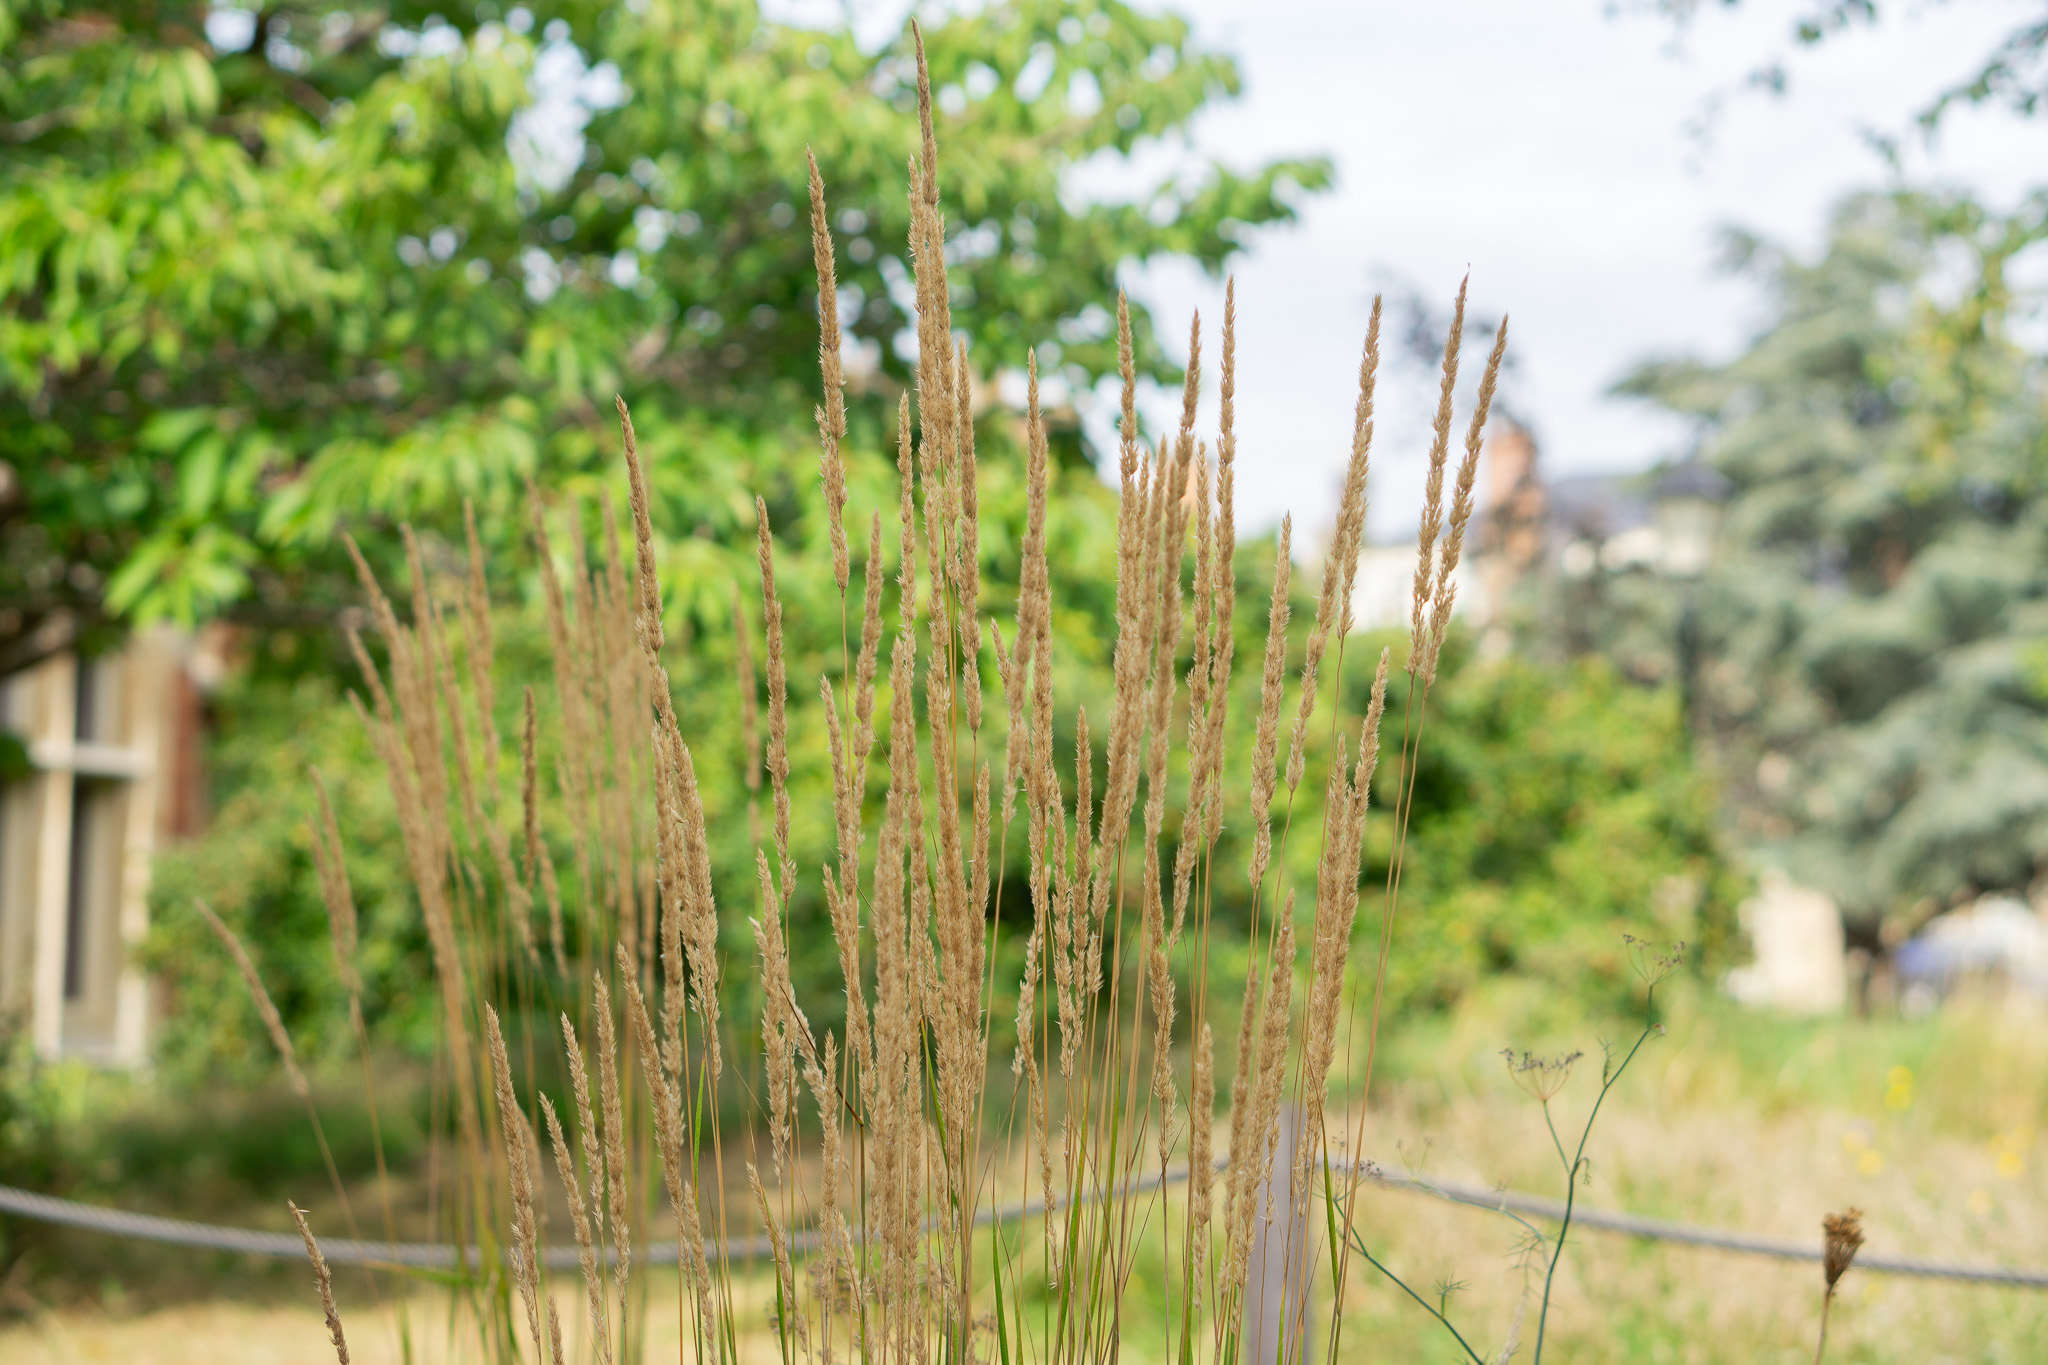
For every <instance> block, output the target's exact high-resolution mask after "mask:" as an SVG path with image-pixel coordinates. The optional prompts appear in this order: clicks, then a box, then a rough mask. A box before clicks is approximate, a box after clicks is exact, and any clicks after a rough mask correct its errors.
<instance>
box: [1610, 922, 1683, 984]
mask: <svg viewBox="0 0 2048 1365" xmlns="http://www.w3.org/2000/svg"><path fill="white" fill-rule="evenodd" d="M1621 942H1622V947H1623V950H1624V951H1625V952H1627V954H1628V965H1629V967H1630V968H1631V969H1632V970H1633V971H1634V972H1635V974H1636V975H1637V976H1639V977H1641V978H1642V979H1643V984H1644V985H1646V986H1655V985H1656V984H1657V983H1658V982H1660V981H1662V980H1663V979H1664V978H1665V977H1667V976H1669V975H1671V974H1672V973H1673V972H1675V971H1677V970H1678V969H1679V967H1680V966H1681V965H1682V964H1683V963H1684V962H1685V940H1683V939H1680V940H1679V941H1678V942H1676V943H1668V944H1656V943H1652V942H1650V941H1649V940H1648V939H1644V938H1637V937H1636V936H1635V935H1634V934H1623V935H1622V936H1621Z"/></svg>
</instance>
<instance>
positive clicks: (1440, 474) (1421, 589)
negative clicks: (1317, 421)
mask: <svg viewBox="0 0 2048 1365" xmlns="http://www.w3.org/2000/svg"><path fill="white" fill-rule="evenodd" d="M1470 283H1471V279H1470V277H1469V276H1468V277H1467V278H1466V279H1464V280H1461V281H1459V283H1458V299H1457V302H1456V303H1455V304H1454V305H1453V306H1452V309H1451V331H1450V335H1449V336H1448V337H1446V338H1445V340H1444V364H1443V379H1442V382H1441V384H1440V386H1439V388H1438V392H1437V405H1436V422H1435V425H1434V428H1433V431H1432V433H1431V438H1430V445H1429V480H1428V482H1427V484H1426V485H1425V486H1424V489H1423V494H1422V524H1421V526H1420V528H1419V529H1418V530H1417V532H1416V538H1415V545H1416V550H1415V594H1414V601H1413V602H1412V604H1411V605H1410V607H1409V613H1408V617H1409V635H1408V671H1409V672H1410V673H1411V674H1415V675H1417V676H1419V675H1420V673H1421V670H1422V668H1423V665H1424V660H1425V658H1426V657H1427V656H1426V648H1427V645H1428V643H1429V633H1428V625H1427V618H1426V612H1427V610H1428V607H1429V603H1430V600H1431V593H1432V589H1433V588H1434V586H1435V555H1436V538H1437V534H1438V533H1439V532H1440V531H1441V530H1442V529H1443V524H1444V466H1445V465H1446V464H1447V463H1448V462H1449V461H1450V457H1451V398H1452V395H1453V394H1454V393H1455V392H1456V390H1457V387H1458V346H1459V343H1460V341H1461V339H1462V338H1463V336H1464V333H1465V290H1466V286H1467V285H1469V284H1470Z"/></svg>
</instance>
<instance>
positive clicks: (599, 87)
mask: <svg viewBox="0 0 2048 1365" xmlns="http://www.w3.org/2000/svg"><path fill="white" fill-rule="evenodd" d="M928 39H929V44H930V52H931V67H932V72H933V80H934V83H935V88H936V91H937V95H938V104H939V108H940V111H941V119H942V121H943V124H944V126H943V127H942V130H941V134H942V140H943V142H944V144H945V146H946V147H947V149H948V151H947V160H946V165H945V173H946V175H947V185H948V188H949V193H950V195H951V196H952V197H951V203H952V204H953V205H954V206H956V207H955V212H954V220H953V221H952V223H951V224H950V225H949V228H950V236H949V242H948V255H949V260H950V261H951V263H952V264H953V266H954V267H955V268H956V271H957V276H956V283H955V290H956V297H957V298H960V299H961V300H962V301H963V302H971V303H972V305H973V306H972V308H971V309H970V308H963V309H962V313H963V316H968V317H972V318H973V319H975V321H974V322H973V323H972V324H971V326H972V330H971V331H970V333H969V335H968V340H969V342H970V356H971V360H972V363H973V365H974V366H975V368H976V370H977V372H978V373H980V374H981V375H983V376H984V377H991V376H995V375H998V374H1000V373H1002V372H1004V371H1007V370H1013V369H1015V368H1017V367H1018V366H1020V365H1021V364H1022V363H1023V360H1024V351H1025V348H1026V347H1027V346H1029V345H1032V344H1037V345H1039V346H1041V347H1042V348H1043V354H1042V357H1041V358H1042V360H1043V361H1044V363H1045V368H1046V370H1047V371H1048V372H1049V374H1050V375H1051V376H1055V377H1057V378H1059V379H1060V380H1061V381H1063V382H1064V383H1066V384H1067V385H1069V386H1070V387H1079V388H1085V387H1087V386H1088V385H1090V384H1091V383H1092V382H1093V381H1094V380H1095V379H1096V378H1098V377H1100V376H1101V375H1102V374H1103V373H1104V372H1105V371H1106V370H1108V369H1109V368H1111V367H1112V360H1113V356H1112V348H1113V337H1112V336H1111V332H1112V330H1113V329H1112V327H1111V318H1110V315H1109V313H1107V312H1106V311H1105V306H1106V304H1107V303H1108V302H1109V301H1111V300H1113V298H1114V295H1115V283H1116V271H1117V268H1118V267H1119V266H1120V265H1121V264H1122V263H1124V262H1127V261H1138V260H1143V259H1145V258H1148V257H1152V256H1156V255H1159V254H1161V253H1178V254H1186V255H1191V256H1193V257H1195V258H1197V259H1199V260H1200V261H1202V262H1203V263H1204V264H1205V265H1207V266H1208V267H1210V268H1211V269H1215V268H1218V267H1219V266H1220V265H1221V263H1222V261H1223V260H1224V258H1225V257H1226V256H1227V255H1228V254H1229V253H1230V252H1231V251H1232V250H1233V249H1235V247H1236V245H1237V243H1238V241H1239V240H1240V237H1241V235H1242V234H1243V233H1244V232H1245V231H1246V230H1248V229H1250V228H1252V227H1255V226H1257V225H1259V224H1265V223H1273V222H1281V221H1285V220H1287V219H1288V218H1290V217H1291V212H1292V211H1291V209H1290V207H1289V204H1290V199H1289V195H1290V194H1291V193H1292V192H1293V190H1294V189H1313V188H1316V187H1319V186H1321V185H1322V184H1324V183H1325V182H1326V180H1327V170H1326V168H1325V167H1324V165H1323V164H1322V163H1320V162H1313V161H1282V162H1274V163H1271V164H1268V165H1265V166H1262V167H1258V168H1255V169H1253V170H1251V171H1250V172H1248V173H1239V172H1235V171H1232V170H1230V169H1228V168H1225V167H1223V166H1220V165H1215V164H1199V163H1197V162H1196V161H1195V160H1194V159H1193V158H1192V154H1189V155H1186V156H1180V157H1174V156H1171V155H1168V156H1166V157H1163V158H1161V157H1156V156H1155V157H1151V158H1148V159H1147V160H1146V161H1145V163H1144V165H1145V166H1147V167H1153V166H1159V165H1165V166H1166V169H1165V170H1164V171H1160V172H1156V173H1155V172H1150V171H1142V170H1140V169H1139V168H1138V167H1137V165H1136V164H1134V163H1124V162H1123V159H1124V158H1126V157H1128V156H1129V155H1130V154H1131V153H1133V152H1134V151H1137V150H1140V149H1151V148H1156V147H1158V146H1159V145H1161V144H1162V143H1174V142H1177V141H1178V140H1180V139H1182V138H1183V137H1184V135H1185V133H1186V131H1187V128H1188V125H1189V122H1190V120H1191V119H1192V118H1193V116H1194V115H1195V113H1196V112H1197V111H1198V110H1200V109H1201V108H1202V107H1203V106H1204V105H1206V104H1207V103H1209V102H1210V101H1212V100H1214V99H1217V98H1220V97H1225V96H1227V95H1229V94H1231V93H1233V92H1234V91H1235V90H1236V89H1237V84H1238V77H1237V73H1236V70H1235V68H1234V66H1233V65H1232V64H1231V63H1230V62H1229V61H1228V60H1227V59H1225V58H1223V57H1220V56H1217V55H1215V54H1212V53H1208V52H1205V51H1202V50H1200V49H1199V48H1197V47H1195V46H1194V45H1193V44H1192V43H1191V42H1190V41H1189V37H1188V30H1187V26H1186V24H1185V23H1184V22H1182V21H1181V20H1179V19H1176V18H1172V17H1160V16H1154V15H1151V14H1149V13H1144V12H1140V11H1138V10H1135V9H1132V8H1130V7H1129V6H1127V5H1124V4H1121V3H1117V2H1116V0H1016V2H1015V3H1003V4H994V5H990V6H987V7H983V8H977V9H975V10H974V11H973V12H971V13H967V14H960V15H954V16H951V17H947V18H944V19H943V20H941V21H939V22H937V23H935V24H934V25H932V26H931V27H930V29H929V32H928ZM912 80H913V76H912V66H911V64H910V57H909V39H908V35H907V33H906V34H905V35H903V36H900V37H898V38H897V39H895V40H894V41H892V42H891V43H890V44H888V45H887V46H886V47H885V48H884V49H882V50H881V51H879V52H870V51H864V50H862V49H861V48H860V47H858V46H856V44H855V42H854V40H853V38H852V36H851V35H850V34H849V33H848V32H847V31H845V30H844V29H832V30H817V31H813V30H806V29H802V28H797V27H790V26H784V25H779V24H774V23H769V22H766V21H765V20H764V19H763V18H762V16H761V15H760V13H759V11H758V9H757V8H756V6H755V5H754V4H753V3H751V0H645V3H634V4H625V5H617V4H603V5H600V4H592V3H587V2H583V0H570V2H569V3H549V2H548V0H535V3H531V4H525V5H520V6H517V7H510V8H506V9H503V10H501V9H500V7H499V6H498V5H497V4H494V3H491V0H483V3H477V4H473V5H470V4H464V5H458V6H457V7H455V8H454V9H453V10H450V9H448V8H447V7H445V6H434V5H428V4H418V3H400V4H395V5H394V4H386V3H378V4H368V3H348V2H346V0H342V2H334V0H285V2H284V3H280V4H276V5H265V6H263V7H261V9H260V12H252V11H243V10H235V9H232V8H216V7H209V6H206V5H202V4H196V3H171V4H152V5H109V6H98V7H94V8H92V9H89V10H88V9H84V8H80V7H75V6H67V5H63V4H60V3H58V2H57V0H0V142H4V143H5V146H6V154H5V155H4V157H0V427H4V429H5V430H6V431H7V432H8V433H9V443H8V449H7V452H6V455H5V458H6V461H7V465H8V468H6V469H5V470H0V518H4V525H5V536H4V539H5V543H6V549H5V551H4V553H0V672H4V671H7V669H9V668H11V667H18V666H19V665H20V664H21V663H23V662H26V661H28V660H30V659H32V658H34V657H36V656H37V655H38V654H40V653H42V652H45V651H47V650H48V649H50V648H53V647H56V646H59V645H62V644H63V643H64V642H65V641H66V640H67V639H69V638H71V637H72V636H73V635H75V634H77V633H79V632H88V633H89V632H91V631H92V630H93V629H94V628H95V627H97V626H100V625H102V624H104V623H107V622H109V621H127V620H145V619H150V618H155V617H171V618H174V619H178V620H182V621H187V622H190V621H195V620H203V619H207V618H209V617H212V616H214V615H216V614H219V613H222V612H228V613H232V614H236V615H239V616H241V617H243V618H245V619H254V620H258V621H262V622H265V623H270V624H276V623H280V622H295V621H296V622H308V621H320V620H324V619H326V618H327V617H329V616H331V614H332V613H333V611H334V610H335V609H336V608H337V607H338V606H340V605H342V604H345V603H346V602H348V601H350V600H352V598H353V589H352V587H351V585H350V583H349V576H348V573H347V562H346V560H345V558H344V557H343V556H342V554H341V552H340V549H339V546H338V544H337V538H336V532H337V531H338V529H340V528H342V527H344V526H347V527H354V528H356V529H357V531H358V532H359V533H360V532H362V531H363V529H364V528H365V527H366V526H367V527H372V528H374V527H377V526H379V525H380V524H381V525H387V526H388V524H389V523H391V522H394V521H396V520H399V519H409V520H411V521H413V522H416V523H419V524H421V525H422V526H423V527H426V528H433V527H439V528H441V529H442V530H443V531H452V530H453V529H454V528H455V527H457V526H459V524H460V505H461V501H462V500H463V499H465V498H467V499H471V500H473V501H474V502H475V503H476V504H477V505H478V507H479V508H480V510H481V511H482V512H483V513H484V515H483V518H482V521H483V525H484V527H485V529H486V531H487V532H488V533H491V534H493V536H494V537H495V538H497V539H499V540H500V542H501V543H502V542H503V541H507V540H511V539H514V538H515V537H516V536H517V534H518V532H519V529H520V528H521V527H522V526H523V525H524V519H523V517H522V516H520V515H517V514H516V504H517V503H518V501H519V498H520V489H521V485H522V482H523V480H524V479H525V478H527V477H529V476H538V477H539V479H540V481H541V482H542V483H543V484H544V485H562V484H565V483H574V482H576V481H577V480H578V479H579V478H588V477H592V476H593V472H594V471H596V470H597V469H599V468H600V467H601V466H602V464H603V462H604V461H605V460H607V459H609V458H610V457H611V456H612V455H613V453H614V451H613V445H612V437H611V429H612V428H611V418H610V415H609V402H608V400H609V398H610V395H611V394H612V393H614V392H621V393H623V394H625V396H626V397H627V399H628V400H629V401H631V402H632V403H633V405H634V409H635V411H636V412H637V413H639V414H641V419H642V426H643V427H644V428H646V429H647V430H648V431H649V432H650V433H660V444H659V445H658V447H657V448H656V449H654V450H652V451H650V454H651V455H652V456H653V458H654V461H655V464H656V467H657V470H656V477H657V480H658V482H659V491H660V494H661V496H662V497H663V498H664V500H665V501H666V502H667V504H668V507H667V511H668V512H669V513H670V515H669V516H667V517H666V518H664V521H665V524H666V525H668V526H670V527H677V528H682V529H683V530H685V531H687V530H689V529H692V528H696V529H700V530H702V531H703V532H704V533H705V535H706V538H707V540H708V541H709V542H711V543H713V544H717V543H722V542H723V541H726V540H728V539H733V538H734V533H736V532H738V533H744V532H746V531H747V530H748V529H749V527H750V522H751V505H752V503H751V496H750V492H751V490H753V489H756V488H758V489H760V490H761V491H763V492H765V493H767V494H769V495H770V500H771V503H775V502H778V501H786V496H778V491H779V490H780V493H781V494H784V495H786V492H787V490H789V489H791V488H793V487H795V486H796V485H798V484H800V483H801V482H802V481H803V480H804V479H806V478H807V477H808V475H807V474H806V473H805V472H804V471H805V470H807V469H808V468H809V464H808V463H807V460H806V457H805V454H804V450H805V441H804V439H803V433H804V432H805V431H806V430H807V429H808V426H809V421H810V418H809V414H810V411H811V407H812V404H813V402H814V401H815V388H816V382H815V375H816V364H817V362H816V349H817V332H816V324H815V321H814V318H815V308H816V304H815V292H816V291H815V285H814V283H813V282H812V278H811V271H810V243H809V240H808V235H807V233H806V231H805V227H804V219H805V216H806V214H805V208H806V202H807V196H806V188H805V162H804V150H805V143H806V140H808V141H809V143H810V145H811V146H812V148H813V150H815V152H816V154H817V157H818V161H819V164H820V166H821V168H822V169H823V172H824V174H825V177H826V179H827V183H828V186H829V189H830V192H831V198H832V203H833V207H834V214H835V221H834V226H835V228H836V230H837V233H838V237H839V248H840V276H839V278H840V281H841V284H842V291H843V297H842V299H841V301H840V309H841V313H842V316H844V317H845V318H847V320H848V324H849V331H850V333H851V336H852V339H853V347H852V349H853V350H854V351H855V352H856V354H855V355H853V356H852V357H850V359H851V362H852V366H853V370H854V372H855V374H856V376H857V377H859V378H860V381H861V382H860V383H859V384H857V386H856V390H855V393H854V395H853V401H852V408H853V412H852V420H853V427H854V438H855V439H854V445H855V446H856V447H857V448H864V449H867V450H870V451H880V452H886V450H887V448H888V446H889V444H890V441H889V438H888V434H887V432H886V430H885V427H886V426H887V425H888V418H889V416H890V414H891V413H892V412H893V408H894V399H895V393H896V392H897V391H898V389H899V388H900V386H901V384H902V383H903V381H904V380H905V378H906V377H907V375H908V369H907V361H906V356H905V354H904V345H903V342H902V341H901V340H900V338H901V337H902V336H903V335H904V330H905V323H906V317H907V311H906V307H907V300H906V296H905V294H904V286H905V284H906V281H907V267H906V263H905V260H904V250H903V247H902V243H903V242H904V240H905V237H906V232H905V225H906V223H907V219H908V214H907V208H906V204H905V199H904V185H905V180H904V176H905V165H906V158H907V157H908V156H909V154H910V153H911V152H912V151H913V150H914V146H913V144H914V141H915V123H914V121H912V120H908V119H906V118H904V117H903V111H904V109H905V108H906V107H907V102H908V101H910V100H911V99H912V98H913V93H914V92H913V91H912V89H911V88H910V85H909V82H911V81H912ZM546 90H553V91H555V92H556V94H557V99H556V102H555V104H554V106H552V112H551V113H548V114H547V115H546V116H545V117H536V105H535V97H536V91H546ZM578 124H581V125H583V126H582V131H581V136H577V135H576V128H577V125H578ZM550 130H553V133H554V134H566V135H567V137H566V141H563V140H562V138H561V137H559V136H557V137H555V142H557V143H560V146H559V147H557V148H556V150H555V152H553V153H550V151H549V147H550V146H551V145H553V144H552V143H551V142H550ZM1090 158H1108V159H1110V160H1111V161H1112V162H1118V163H1120V164H1129V165H1130V170H1129V174H1130V181H1129V184H1130V186H1131V189H1130V192H1129V193H1128V194H1127V195H1126V196H1124V197H1123V198H1121V199H1119V200H1117V201H1116V202H1091V203H1077V202H1075V201H1074V200H1073V199H1072V198H1071V197H1070V196H1066V195H1064V193H1063V189H1062V186H1063V183H1064V179H1065V177H1066V175H1067V173H1068V171H1069V170H1070V169H1071V168H1072V167H1074V166H1075V165H1077V164H1078V163H1080V162H1082V161H1084V160H1088V159H1090ZM1135 323H1136V327H1137V331H1138V336H1139V339H1140V361H1141V364H1142V365H1143V366H1144V368H1145V370H1146V372H1147V373H1149V374H1152V375H1154V376H1155V377H1161V376H1166V375H1167V374H1168V371H1169V370H1170V366H1169V365H1168V364H1167V363H1166V361H1165V359H1164V357H1163V354H1162V353H1161V352H1160V350H1159V349H1158V347H1157V346H1156V345H1155V344H1154V342H1153V340H1152V332H1151V327H1150V324H1149V320H1148V319H1147V318H1146V317H1145V316H1144V314H1143V311H1142V310H1139V312H1138V315H1137V317H1136V318H1135ZM1066 445H1067V448H1068V450H1069V451H1070V453H1072V454H1075V455H1078V454H1079V453H1080V446H1079V442H1078V435H1077V429H1075V428H1072V427H1071V426H1070V428H1069V431H1068V435H1067V439H1066ZM778 524H779V523H778ZM360 538H361V539H362V540H363V541H364V542H365V544H366V546H370V547H374V548H375V549H377V550H379V551H381V552H383V553H382V556H381V559H380V562H381V563H383V564H386V565H389V564H390V563H392V562H393V561H392V559H391V558H390V554H389V551H390V547H391V546H393V545H395V543H396V542H395V539H394V538H392V537H389V536H384V535H380V534H362V535H361V536H360ZM741 543H742V544H744V536H743V535H742V536H741Z"/></svg>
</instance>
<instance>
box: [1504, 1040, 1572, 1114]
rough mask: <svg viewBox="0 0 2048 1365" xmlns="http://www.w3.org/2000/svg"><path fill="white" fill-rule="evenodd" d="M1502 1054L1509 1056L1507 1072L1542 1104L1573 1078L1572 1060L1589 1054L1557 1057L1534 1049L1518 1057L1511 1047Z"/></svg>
mask: <svg viewBox="0 0 2048 1365" xmlns="http://www.w3.org/2000/svg"><path fill="white" fill-rule="evenodd" d="M1500 1055H1501V1056H1502V1057H1503V1058H1504V1059H1506V1061H1507V1064H1508V1075H1509V1076H1510V1077H1512V1078H1513V1079H1514V1082H1515V1084H1516V1085H1519V1086H1520V1087H1522V1089H1524V1090H1526V1091H1528V1092H1529V1094H1531V1095H1533V1096H1535V1098H1536V1099H1537V1101H1538V1102H1539V1103H1542V1104H1548V1103H1550V1101H1551V1099H1552V1097H1554V1096H1555V1095H1556V1094H1557V1092H1558V1091H1560V1090H1562V1089H1564V1083H1565V1082H1566V1081H1568V1080H1570V1079H1571V1075H1572V1065H1573V1063H1575V1062H1577V1061H1578V1060H1579V1058H1581V1057H1583V1056H1585V1055H1586V1054H1585V1053H1583V1052H1566V1053H1561V1054H1559V1055H1558V1056H1555V1057H1539V1056H1537V1055H1536V1054H1535V1053H1533V1052H1524V1053H1522V1054H1521V1055H1520V1056H1519V1057H1518V1056H1516V1055H1515V1050H1514V1049H1513V1048H1511V1047H1509V1048H1502V1049H1501V1053H1500Z"/></svg>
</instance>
